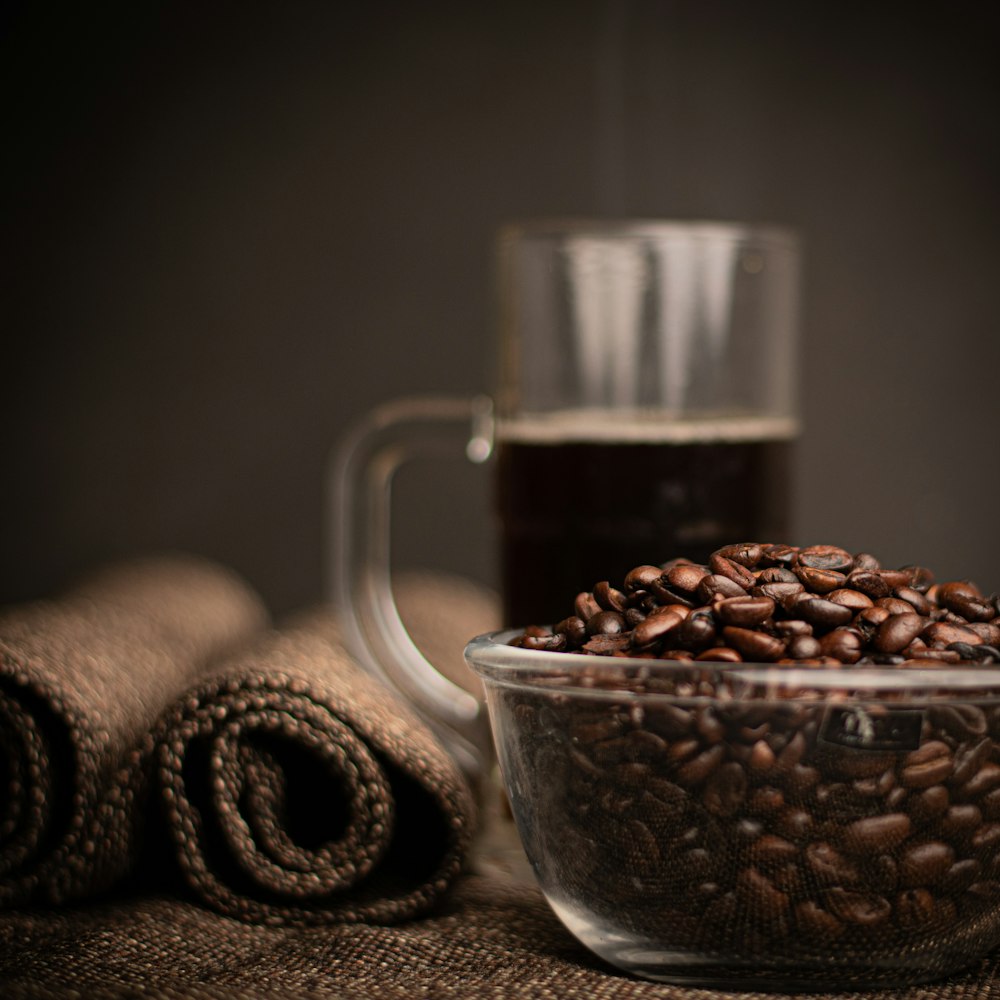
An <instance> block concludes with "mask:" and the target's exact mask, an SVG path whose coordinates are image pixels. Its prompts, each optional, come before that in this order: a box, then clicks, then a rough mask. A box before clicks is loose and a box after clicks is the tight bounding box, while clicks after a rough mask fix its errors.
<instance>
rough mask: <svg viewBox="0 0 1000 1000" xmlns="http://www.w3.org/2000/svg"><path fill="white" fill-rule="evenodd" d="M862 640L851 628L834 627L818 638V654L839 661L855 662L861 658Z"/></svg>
mask: <svg viewBox="0 0 1000 1000" xmlns="http://www.w3.org/2000/svg"><path fill="white" fill-rule="evenodd" d="M862 646H863V640H862V638H861V636H860V634H859V633H858V632H857V631H855V630H854V629H852V628H848V627H845V628H835V629H833V630H832V631H830V632H827V633H826V635H824V636H823V637H822V638H821V639H820V640H819V655H820V656H832V657H833V658H834V659H835V660H840V662H841V663H857V661H858V660H859V659H861V649H862Z"/></svg>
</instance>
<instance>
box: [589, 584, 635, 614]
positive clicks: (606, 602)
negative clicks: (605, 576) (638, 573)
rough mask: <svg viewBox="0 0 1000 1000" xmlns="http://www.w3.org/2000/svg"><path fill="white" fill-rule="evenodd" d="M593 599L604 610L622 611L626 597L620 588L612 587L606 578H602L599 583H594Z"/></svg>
mask: <svg viewBox="0 0 1000 1000" xmlns="http://www.w3.org/2000/svg"><path fill="white" fill-rule="evenodd" d="M594 600H595V601H597V603H598V604H599V605H600V606H601V607H602V608H603V609H604V610H605V611H618V612H623V611H624V610H625V607H626V601H627V598H626V597H625V595H624V594H623V593H622V592H621V591H620V590H616V589H615V588H614V587H612V586H611V584H610V583H608V581H607V580H602V581H601V582H600V583H598V584H595V585H594Z"/></svg>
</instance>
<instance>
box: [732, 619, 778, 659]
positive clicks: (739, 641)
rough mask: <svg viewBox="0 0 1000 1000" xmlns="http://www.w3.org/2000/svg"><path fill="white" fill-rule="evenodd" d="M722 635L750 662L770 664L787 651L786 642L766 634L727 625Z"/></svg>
mask: <svg viewBox="0 0 1000 1000" xmlns="http://www.w3.org/2000/svg"><path fill="white" fill-rule="evenodd" d="M722 635H723V637H724V638H725V640H726V642H727V643H728V644H729V645H730V646H732V647H733V648H734V649H736V650H737V651H738V652H739V653H740V655H741V656H742V657H743V659H744V660H747V661H750V662H753V661H757V662H760V663H770V662H772V661H773V660H777V659H779V658H780V657H781V655H782V654H783V653H784V651H785V644H784V642H782V641H781V640H780V639H777V638H775V637H774V636H771V635H768V634H767V633H766V632H755V631H752V630H751V629H747V628H737V627H736V626H733V625H726V626H724V627H723V629H722Z"/></svg>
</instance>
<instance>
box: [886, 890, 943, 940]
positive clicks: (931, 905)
mask: <svg viewBox="0 0 1000 1000" xmlns="http://www.w3.org/2000/svg"><path fill="white" fill-rule="evenodd" d="M936 909H937V907H936V904H935V902H934V897H933V896H932V895H931V893H929V892H928V891H927V890H926V889H921V888H911V889H905V890H904V891H903V892H901V893H900V894H899V895H898V896H897V897H896V900H895V910H896V921H897V922H898V924H899V926H900V927H901V928H902V929H903V930H916V929H917V928H920V927H924V926H926V925H927V924H930V923H931V922H933V921H934V919H935V912H936Z"/></svg>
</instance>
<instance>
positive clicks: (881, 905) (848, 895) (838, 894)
mask: <svg viewBox="0 0 1000 1000" xmlns="http://www.w3.org/2000/svg"><path fill="white" fill-rule="evenodd" d="M823 901H824V903H825V904H826V908H827V909H828V910H830V912H831V913H833V914H834V915H835V916H836V917H838V918H839V919H841V920H843V921H844V922H845V923H847V924H855V925H859V926H862V927H875V926H878V925H879V924H883V923H885V922H886V921H887V920H888V919H889V916H890V914H891V913H892V906H891V904H890V903H889V901H888V900H887V899H885V898H883V897H882V896H879V895H877V894H875V893H873V892H860V891H857V890H853V889H843V888H841V887H839V886H837V887H835V888H832V889H827V890H826V892H825V893H824V894H823Z"/></svg>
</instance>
